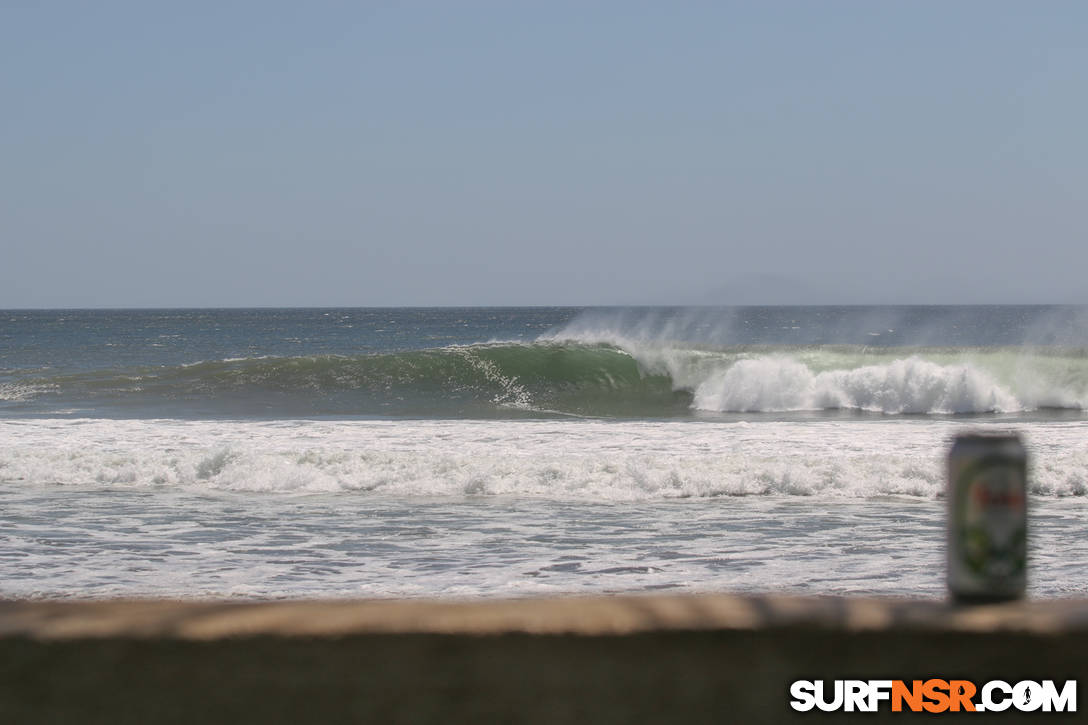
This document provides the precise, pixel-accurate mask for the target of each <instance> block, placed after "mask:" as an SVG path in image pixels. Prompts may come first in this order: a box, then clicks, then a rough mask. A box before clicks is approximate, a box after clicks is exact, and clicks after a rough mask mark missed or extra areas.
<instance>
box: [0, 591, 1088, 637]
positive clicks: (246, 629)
mask: <svg viewBox="0 0 1088 725" xmlns="http://www.w3.org/2000/svg"><path fill="white" fill-rule="evenodd" d="M782 627H791V628H796V627H801V628H816V629H827V630H838V631H842V632H862V631H877V630H890V629H897V630H902V631H907V630H916V631H918V630H923V631H933V632H1022V633H1032V634H1061V633H1068V632H1072V631H1078V630H1088V601H1086V600H1080V599H1056V600H1040V601H1017V602H1006V603H1001V604H990V605H974V606H962V605H954V604H952V603H950V602H945V601H938V600H910V599H893V598H840V597H800V596H787V595H762V596H756V595H748V596H743V595H729V594H705V595H688V596H660V595H658V596H615V597H565V598H550V599H518V600H481V601H432V600H313V601H308V600H288V601H262V602H251V601H249V602H244V601H186V600H174V601H171V600H81V601H68V600H24V601H2V600H0V637H13V636H15V637H28V638H32V639H42V640H56V639H79V638H102V637H125V638H149V637H153V638H176V639H191V640H211V639H219V638H224V637H246V636H268V635H271V636H284V637H297V636H301V637H332V636H345V635H357V634H413V633H414V634H473V635H489V634H491V635H493V634H511V633H522V634H556V635H557V634H568V635H587V636H602V635H626V634H633V633H644V632H663V631H706V630H762V629H773V628H782Z"/></svg>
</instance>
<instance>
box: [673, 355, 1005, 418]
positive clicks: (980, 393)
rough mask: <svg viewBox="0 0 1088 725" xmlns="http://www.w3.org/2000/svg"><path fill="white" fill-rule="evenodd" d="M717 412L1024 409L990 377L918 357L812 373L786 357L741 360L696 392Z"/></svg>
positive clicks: (703, 406) (701, 404) (700, 402)
mask: <svg viewBox="0 0 1088 725" xmlns="http://www.w3.org/2000/svg"><path fill="white" fill-rule="evenodd" d="M693 405H694V407H696V408H698V409H700V410H716V411H741V412H744V411H757V410H758V411H787V410H825V409H854V410H867V411H874V412H880V413H893V414H898V413H982V412H987V413H990V412H997V413H1006V412H1014V411H1019V410H1022V409H1023V405H1022V404H1021V402H1020V401H1019V400H1017V398H1016V396H1015V395H1014V394H1013V393H1012V392H1010V391H1009V390H1008V389H1006V388H1005V387H1004V386H1003V385H1001V384H1000V383H998V382H997V381H996V380H995V379H994V378H993V377H992V376H991V375H989V374H987V373H985V372H983V371H980V370H977V369H975V368H973V367H971V366H969V365H938V364H936V363H933V362H929V361H927V360H923V359H921V358H919V357H909V358H907V359H904V360H894V361H892V362H890V363H887V364H884V365H866V366H863V367H859V368H854V369H851V370H828V371H824V372H819V373H814V372H812V371H811V370H810V369H809V368H808V367H806V366H805V365H804V364H802V363H800V362H797V361H796V360H793V359H791V358H788V357H783V356H771V357H759V358H755V359H751V360H740V361H738V362H736V363H735V364H733V365H732V366H730V367H729V368H728V369H726V370H724V371H721V372H719V373H717V374H715V375H713V376H711V377H710V378H709V379H708V380H706V381H704V382H702V383H700V384H699V385H698V386H697V387H696V388H695V398H694V403H693Z"/></svg>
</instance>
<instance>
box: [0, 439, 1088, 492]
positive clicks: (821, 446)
mask: <svg viewBox="0 0 1088 725" xmlns="http://www.w3.org/2000/svg"><path fill="white" fill-rule="evenodd" d="M964 425H965V424H963V423H959V422H953V421H936V422H935V421H919V420H914V419H885V420H882V421H861V422H839V421H816V422H804V423H792V422H781V421H780V422H771V421H768V422H759V423H713V422H646V421H644V422H607V421H571V420H566V421H399V422H398V421H263V422H262V421H177V420H169V421H141V420H122V421H105V420H45V421H38V420H20V421H13V420H6V421H0V481H3V482H14V481H18V482H25V483H27V484H38V485H53V484H59V485H105V486H155V487H162V486H168V487H183V488H187V489H193V488H195V489H207V490H225V491H239V492H292V493H301V494H318V493H330V492H338V491H353V492H359V493H372V494H383V495H392V496H401V497H403V496H420V497H428V496H430V497H433V496H465V495H500V496H523V497H536V498H546V499H557V500H563V499H579V500H591V501H638V500H655V499H657V500H661V499H684V498H696V499H700V498H701V499H705V498H715V497H721V496H749V495H761V496H764V495H787V496H822V497H828V496H830V497H839V498H841V497H849V498H867V497H872V496H881V495H889V494H895V495H907V496H921V497H927V498H934V497H936V496H938V494H939V493H940V492H941V490H942V487H943V456H944V451H945V448H946V446H947V443H948V440H949V437H950V436H951V435H952V434H953V433H954V432H955V431H956V430H959V429H960V428H961V427H963V426H964ZM972 427H978V426H974V425H972ZM1026 431H1027V435H1028V440H1029V442H1030V444H1031V445H1032V446H1036V447H1042V448H1044V449H1045V451H1046V454H1045V456H1044V455H1040V456H1038V457H1037V458H1038V460H1039V463H1038V464H1037V465H1036V468H1035V472H1034V475H1033V490H1034V491H1035V492H1036V493H1038V494H1040V495H1052V496H1065V495H1082V494H1084V493H1086V490H1085V488H1086V487H1085V481H1086V480H1088V443H1086V442H1085V441H1086V440H1088V436H1086V435H1085V434H1086V433H1088V424H1086V423H1080V422H1077V423H1038V424H1031V425H1030V426H1028V427H1027V429H1026Z"/></svg>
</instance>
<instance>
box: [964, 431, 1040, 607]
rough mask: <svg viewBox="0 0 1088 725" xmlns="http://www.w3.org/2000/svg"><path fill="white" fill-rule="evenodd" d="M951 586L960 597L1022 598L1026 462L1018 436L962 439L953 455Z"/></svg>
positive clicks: (1025, 570) (1023, 587)
mask: <svg viewBox="0 0 1088 725" xmlns="http://www.w3.org/2000/svg"><path fill="white" fill-rule="evenodd" d="M948 463H949V466H948V469H949V479H948V481H949V491H948V505H949V531H948V586H949V589H950V590H951V592H952V594H953V595H955V596H959V597H965V598H970V597H976V598H992V599H1008V598H1015V597H1019V596H1022V595H1023V593H1024V589H1025V586H1026V583H1027V582H1026V579H1027V577H1026V573H1027V480H1026V472H1027V465H1026V464H1027V461H1026V457H1025V455H1024V449H1023V446H1021V445H1020V441H1019V439H1017V438H1015V437H983V436H964V437H961V438H959V439H957V441H956V444H955V445H954V446H953V448H952V451H951V453H950V454H949V461H948Z"/></svg>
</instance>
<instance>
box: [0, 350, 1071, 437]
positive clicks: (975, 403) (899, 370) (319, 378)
mask: <svg viewBox="0 0 1088 725" xmlns="http://www.w3.org/2000/svg"><path fill="white" fill-rule="evenodd" d="M0 399H2V400H3V405H4V406H5V407H6V408H8V409H10V410H18V411H30V412H34V411H35V410H40V411H54V412H55V411H57V410H58V409H63V408H72V409H76V410H79V409H80V408H81V407H82V408H83V409H87V408H93V409H102V408H106V409H113V410H119V411H127V412H137V413H138V412H139V411H140V410H141V409H147V410H149V411H151V410H153V411H154V414H155V415H156V416H162V415H163V413H164V412H167V413H169V412H171V411H173V412H178V413H181V414H183V415H187V414H197V415H199V414H201V413H212V414H223V413H243V414H247V415H248V414H253V413H261V412H267V413H269V414H270V415H278V414H283V413H287V414H291V415H300V414H301V415H376V416H387V415H407V416H434V417H533V416H540V415H544V416H548V415H563V416H590V417H650V418H668V417H687V416H692V415H705V414H712V413H758V412H784V411H827V410H831V411H859V412H861V411H864V412H871V413H880V414H888V415H899V414H913V415H950V414H984V413H1011V412H1020V411H1031V410H1038V409H1051V408H1053V409H1069V410H1084V409H1085V408H1086V407H1088V352H1086V351H1085V350H1082V349H1058V348H1037V349H1032V348H1024V347H1004V348H995V347H960V348H952V347H944V348H923V347H865V346H853V345H816V346H792V347H791V346H770V345H733V346H722V347H700V346H698V345H682V344H676V343H655V342H647V341H640V340H622V339H609V340H601V339H561V338H551V339H541V340H538V341H536V342H533V343H490V344H478V345H470V346H455V347H445V348H435V349H430V350H421V351H407V352H397V353H384V354H370V355H358V356H331V355H330V356H309V357H261V358H245V359H229V360H219V361H206V362H198V363H192V364H188V365H181V366H163V367H146V368H136V369H125V370H105V371H94V372H89V373H81V374H70V375H62V376H55V377H38V378H33V379H24V380H17V381H13V382H9V383H6V384H4V385H2V386H0Z"/></svg>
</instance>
